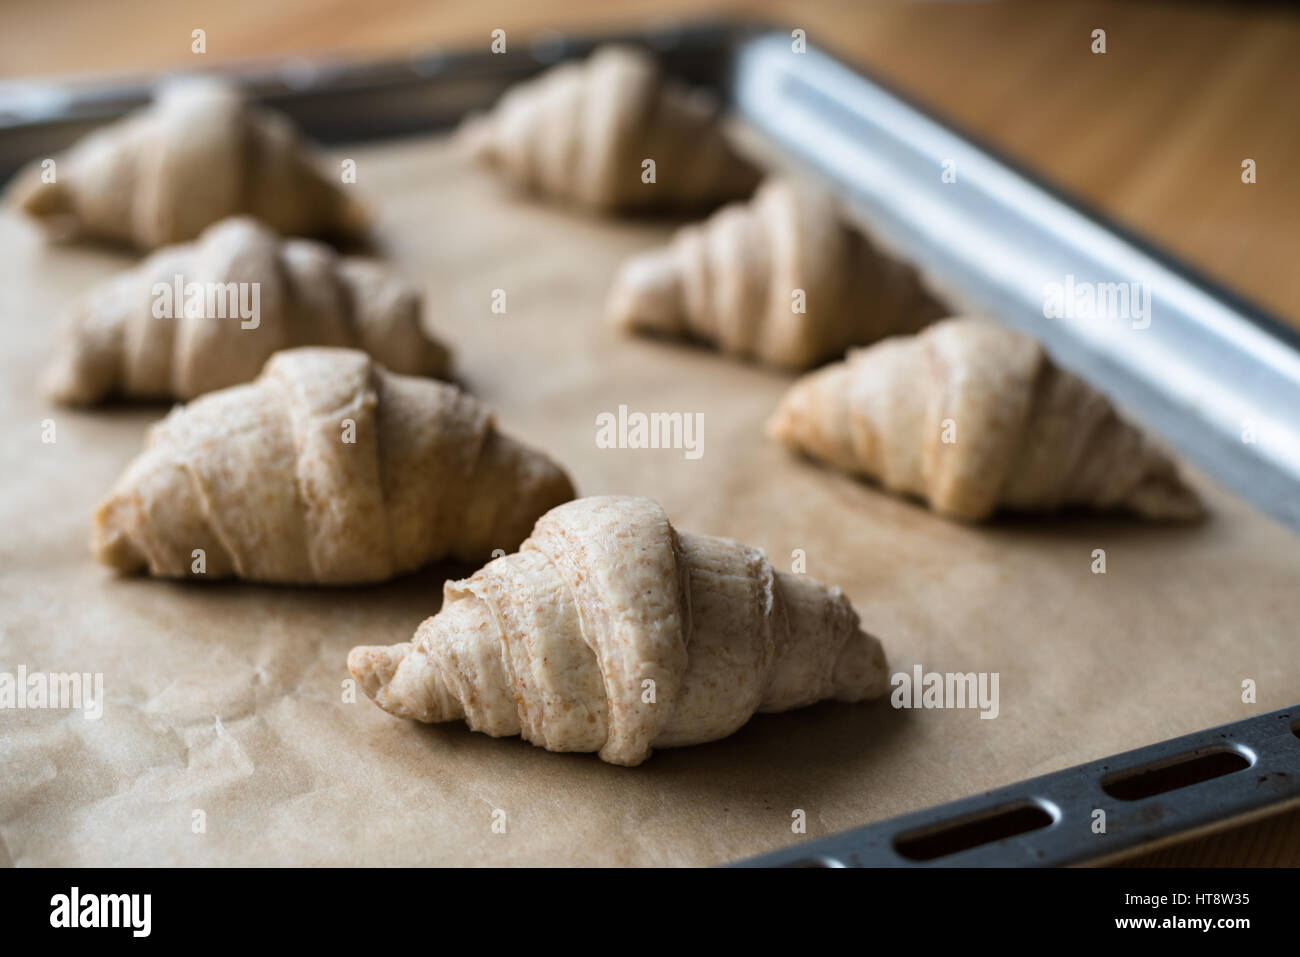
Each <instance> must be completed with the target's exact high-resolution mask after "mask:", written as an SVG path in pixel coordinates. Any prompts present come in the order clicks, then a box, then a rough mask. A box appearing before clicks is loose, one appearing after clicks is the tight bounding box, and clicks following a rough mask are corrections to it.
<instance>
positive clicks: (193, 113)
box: [10, 79, 366, 249]
mask: <svg viewBox="0 0 1300 957" xmlns="http://www.w3.org/2000/svg"><path fill="white" fill-rule="evenodd" d="M42 172H43V170H42V167H41V163H40V162H37V163H33V164H32V166H31V167H29V168H28V169H27V170H25V171H23V172H21V173H19V175H18V176H17V177H16V179H15V181H14V186H13V187H12V189H11V193H10V200H11V202H14V203H15V204H16V205H17V206H18V207H19V208H21V209H22V210H24V211H25V212H27V213H28V214H30V215H32V216H34V217H36V218H37V219H39V220H41V221H42V222H43V223H44V224H45V225H46V227H47V228H48V229H49V231H50V232H51V234H52V235H54V236H55V237H57V238H71V237H74V236H86V237H90V238H97V239H108V240H116V241H121V242H127V243H131V244H134V245H136V246H140V247H143V248H147V249H152V248H154V247H157V246H163V245H166V244H167V243H175V242H181V241H184V240H187V239H193V238H194V237H195V236H197V235H198V234H199V232H200V231H202V230H203V228H204V227H206V226H209V225H211V224H212V223H215V222H217V221H218V220H221V219H225V218H226V217H227V216H233V215H237V214H240V213H246V214H249V215H252V216H256V217H257V218H258V219H261V220H262V221H264V222H265V223H267V224H268V225H270V226H271V227H272V228H274V229H276V230H277V231H279V232H281V233H283V234H285V235H287V236H288V235H294V236H333V235H339V236H353V235H359V234H361V233H363V232H364V231H365V229H366V214H365V211H364V210H363V209H362V207H361V206H360V204H358V203H357V201H356V200H354V199H353V197H351V196H349V195H348V194H347V193H346V192H345V189H344V187H343V186H342V183H341V182H338V181H333V180H331V179H329V178H327V177H326V176H324V175H323V173H322V172H321V171H320V170H319V169H317V168H316V166H315V165H313V162H312V160H311V158H310V157H309V156H308V155H307V151H306V149H305V148H304V147H303V144H302V143H301V141H300V140H299V138H298V134H297V132H296V131H295V129H294V127H293V125H292V123H291V122H290V121H289V120H288V118H286V117H284V116H282V115H280V114H278V113H273V112H270V111H269V110H265V109H262V108H259V107H255V106H253V105H251V104H249V103H247V102H245V101H244V99H243V98H242V96H241V94H240V93H239V91H238V90H237V89H235V88H234V87H231V86H229V85H228V84H225V83H222V82H220V81H217V80H210V79H203V80H190V81H187V82H184V83H179V84H175V85H173V86H171V87H168V88H166V89H164V90H163V91H162V93H161V94H160V96H159V98H158V99H157V100H156V101H155V102H154V103H153V104H152V105H151V106H148V107H146V108H145V109H143V110H140V111H138V112H136V113H133V114H131V115H130V116H127V117H125V118H124V119H122V120H119V121H118V122H116V123H113V124H111V125H109V126H106V127H104V128H103V129H100V130H96V131H95V132H93V133H91V134H90V135H89V136H87V137H85V138H84V139H82V140H81V141H79V142H78V143H76V144H75V145H74V146H73V147H72V149H71V150H69V151H68V152H67V153H66V154H65V155H63V156H60V157H56V158H55V166H54V175H55V178H54V181H53V182H43V181H42Z"/></svg>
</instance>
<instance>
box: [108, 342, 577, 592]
mask: <svg viewBox="0 0 1300 957" xmlns="http://www.w3.org/2000/svg"><path fill="white" fill-rule="evenodd" d="M572 497H573V487H572V485H570V483H569V479H568V477H567V476H566V475H565V474H564V472H563V471H562V470H561V469H560V468H559V467H558V466H556V465H555V464H554V463H553V462H551V460H550V459H548V458H547V457H546V456H544V455H542V454H541V453H540V452H536V451H533V450H532V449H530V448H527V447H525V446H523V445H520V444H519V443H517V442H515V441H514V440H513V439H510V438H507V437H506V436H503V435H502V434H501V433H499V432H497V431H496V429H495V428H494V426H493V422H492V416H491V414H490V413H489V412H488V410H487V409H486V408H485V407H484V406H483V405H482V404H480V403H479V402H478V401H477V400H475V399H473V398H471V397H469V396H467V395H465V394H463V393H462V392H460V391H459V390H457V389H456V388H455V387H454V386H450V385H446V384H444V383H441V382H435V381H433V380H430V379H420V378H414V377H410V376H400V375H394V374H392V373H389V372H386V371H385V370H383V369H381V368H378V367H377V366H375V365H374V364H373V363H372V361H371V359H370V357H369V356H367V355H366V354H365V353H364V352H356V351H354V350H350V349H323V348H305V349H292V350H289V351H286V352H280V353H277V354H276V355H275V356H274V357H272V359H271V360H270V362H268V363H267V364H266V369H265V370H264V371H263V372H262V375H261V376H260V377H259V378H258V379H257V380H256V381H254V382H251V383H248V384H246V385H239V386H235V387H233V388H230V389H223V390H222V391H220V392H212V393H209V394H208V395H205V396H203V397H201V398H199V399H196V400H195V401H194V402H191V403H190V404H189V405H187V406H184V407H180V408H177V409H175V410H173V411H172V412H171V414H170V415H168V416H167V417H166V418H165V419H163V420H162V421H161V422H160V423H158V424H157V425H155V426H154V427H153V428H152V429H151V430H150V432H149V438H148V441H147V443H146V445H145V449H144V451H143V452H142V453H141V454H140V455H139V456H138V457H137V458H136V459H135V460H134V461H133V462H132V463H131V464H130V465H129V466H128V467H127V470H126V472H125V473H124V474H123V475H122V477H121V479H119V480H118V483H117V485H116V486H115V487H114V489H113V491H112V492H111V493H110V494H109V496H108V498H107V499H106V500H105V501H104V502H103V504H101V505H100V506H99V509H98V511H97V512H96V515H95V536H94V549H95V553H96V556H97V557H98V559H99V560H100V561H101V562H103V563H104V564H106V565H110V566H112V567H113V568H116V569H117V570H119V571H122V572H128V573H130V572H140V571H144V570H145V569H148V571H149V572H150V573H152V574H154V575H159V576H166V577H188V576H193V577H200V578H208V579H215V578H226V577H230V576H237V577H239V578H245V579H251V580H255V581H264V582H290V583H320V584H334V585H339V584H352V583H358V582H375V581H381V580H384V579H387V578H390V577H392V576H394V575H398V574H401V573H403V572H407V571H411V570H413V569H415V568H417V567H419V566H420V565H423V564H425V563H426V562H430V561H435V560H438V559H441V558H445V557H448V556H451V557H455V558H457V559H459V560H462V561H481V560H483V559H484V558H486V557H487V556H488V555H489V554H491V552H492V551H493V550H494V549H496V548H501V549H510V548H514V547H515V546H516V545H517V544H518V543H519V542H520V541H521V540H522V539H523V538H524V536H525V535H526V534H527V533H528V529H529V527H530V526H531V525H532V523H533V522H534V521H535V520H536V519H537V517H538V516H539V515H541V514H542V513H543V512H545V511H546V510H547V509H549V508H551V507H552V506H554V505H557V504H559V503H560V502H564V501H567V500H568V499H570V498H572ZM195 550H202V554H201V555H200V556H196V552H195ZM196 557H197V558H199V559H201V562H196Z"/></svg>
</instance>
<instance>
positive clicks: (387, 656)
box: [348, 642, 411, 700]
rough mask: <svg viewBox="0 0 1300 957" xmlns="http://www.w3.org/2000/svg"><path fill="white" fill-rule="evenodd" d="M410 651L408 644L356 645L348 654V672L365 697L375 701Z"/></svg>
mask: <svg viewBox="0 0 1300 957" xmlns="http://www.w3.org/2000/svg"><path fill="white" fill-rule="evenodd" d="M410 649H411V644H410V642H402V643H401V644H396V645H358V646H356V647H355V648H353V649H352V650H351V651H349V652H348V671H349V672H351V673H352V677H353V678H355V679H356V680H357V684H359V685H360V686H361V690H362V691H364V692H365V693H366V697H367V698H370V699H372V700H373V699H375V698H377V697H378V696H379V693H380V692H381V691H382V690H383V689H384V688H385V687H387V686H388V685H389V684H390V683H391V682H392V680H393V676H394V675H395V674H397V667H398V665H400V664H401V663H402V661H403V659H405V658H406V655H407V652H409V651H410Z"/></svg>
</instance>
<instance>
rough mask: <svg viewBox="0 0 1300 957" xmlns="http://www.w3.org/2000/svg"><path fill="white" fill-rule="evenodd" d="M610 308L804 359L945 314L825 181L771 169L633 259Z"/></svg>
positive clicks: (629, 319)
mask: <svg viewBox="0 0 1300 957" xmlns="http://www.w3.org/2000/svg"><path fill="white" fill-rule="evenodd" d="M607 314H608V316H609V319H610V320H611V321H612V322H613V324H614V325H615V326H617V327H620V328H622V329H624V330H635V331H640V332H650V333H655V334H659V335H666V336H687V337H691V338H694V339H697V340H702V341H704V342H708V343H713V344H715V345H716V346H717V347H718V348H720V349H721V350H722V351H723V352H727V353H730V354H733V355H737V356H742V357H745V358H756V359H759V360H761V361H762V362H765V363H767V364H769V365H773V366H777V367H781V368H786V369H803V368H807V367H808V366H811V365H815V364H817V363H819V362H823V361H825V360H827V359H831V358H834V357H836V356H841V355H843V354H844V350H845V349H846V348H847V347H849V346H851V345H864V344H866V343H870V342H875V341H876V340H877V339H881V338H884V337H885V336H888V335H892V334H895V333H900V332H914V331H916V330H917V329H919V328H921V327H922V326H924V325H926V324H927V323H929V322H931V321H933V320H935V319H938V318H940V317H941V316H942V309H941V307H940V306H939V304H938V303H937V302H936V301H935V300H934V299H932V298H931V297H930V295H929V294H928V293H927V292H926V291H925V290H924V289H923V288H922V286H921V283H920V280H919V279H918V277H917V274H916V271H915V270H914V269H913V268H912V267H910V266H908V265H906V264H904V263H902V262H900V261H898V260H895V259H893V258H891V257H889V256H886V255H884V254H883V253H881V252H880V251H878V250H877V249H876V248H875V247H874V246H872V244H871V243H870V242H869V241H868V240H867V239H866V238H865V237H864V236H863V235H862V234H861V233H859V232H857V231H856V230H854V229H852V228H850V227H849V226H848V225H846V224H845V223H844V221H843V220H842V219H841V217H840V213H839V210H838V208H837V207H836V204H835V201H834V200H833V199H832V198H831V197H830V196H829V195H827V194H825V193H824V192H822V191H820V190H816V189H812V188H809V187H806V186H801V185H796V184H795V183H793V182H791V181H789V180H785V179H776V180H769V181H768V182H766V183H764V184H763V186H762V188H761V189H759V191H758V193H757V194H756V195H755V197H754V199H753V201H752V202H749V203H747V204H739V203H737V204H732V205H730V206H726V207H724V208H723V209H720V210H718V212H716V213H715V214H714V215H713V216H712V217H711V218H710V219H708V220H706V221H705V222H703V223H700V224H697V225H693V226H687V227H685V228H683V229H681V230H679V231H678V232H677V234H676V236H675V237H674V238H673V240H672V242H671V243H670V244H669V245H668V246H667V247H664V248H662V249H658V250H654V251H651V252H648V253H645V254H643V255H640V256H636V257H634V258H632V259H631V260H629V261H628V262H627V263H626V264H625V265H624V266H623V268H622V269H621V270H620V272H619V274H618V276H617V277H616V279H615V281H614V286H613V289H612V291H611V293H610V298H609V304H608V307H607Z"/></svg>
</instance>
